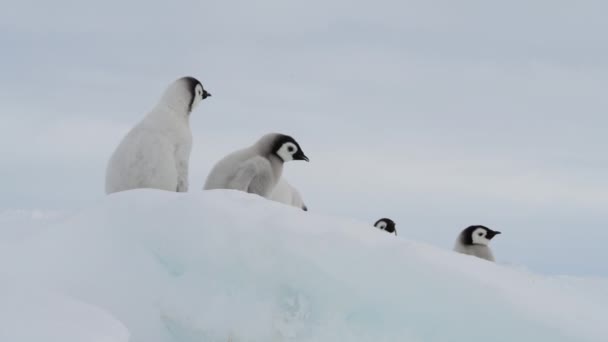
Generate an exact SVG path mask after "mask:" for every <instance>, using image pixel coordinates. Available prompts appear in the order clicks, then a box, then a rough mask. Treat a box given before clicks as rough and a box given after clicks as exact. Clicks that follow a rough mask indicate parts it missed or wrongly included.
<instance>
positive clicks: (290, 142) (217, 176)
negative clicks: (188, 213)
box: [204, 133, 308, 198]
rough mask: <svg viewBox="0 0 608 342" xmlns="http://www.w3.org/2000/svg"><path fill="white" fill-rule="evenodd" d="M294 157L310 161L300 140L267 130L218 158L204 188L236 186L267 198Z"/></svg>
mask: <svg viewBox="0 0 608 342" xmlns="http://www.w3.org/2000/svg"><path fill="white" fill-rule="evenodd" d="M292 160H305V161H308V157H306V155H305V154H304V152H303V151H302V148H301V147H300V145H299V144H298V142H296V140H295V139H294V138H292V137H290V136H288V135H285V134H279V133H270V134H266V135H265V136H263V137H262V138H260V140H258V141H257V142H256V143H255V144H253V145H252V146H249V147H247V148H244V149H242V150H238V151H235V152H233V153H231V154H229V155H227V156H226V157H224V158H223V159H221V160H220V161H219V162H217V164H215V166H214V167H213V168H212V169H211V172H210V173H209V176H207V180H206V182H205V186H204V189H205V190H211V189H234V190H240V191H244V192H249V193H253V194H258V195H260V196H262V197H266V198H268V197H269V196H270V194H271V192H272V190H273V189H274V187H275V186H276V184H277V183H278V181H279V179H280V178H281V174H282V173H283V163H285V162H288V161H292Z"/></svg>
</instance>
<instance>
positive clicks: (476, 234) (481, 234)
mask: <svg viewBox="0 0 608 342" xmlns="http://www.w3.org/2000/svg"><path fill="white" fill-rule="evenodd" d="M498 234H500V232H499V231H496V230H492V229H490V228H488V227H486V226H480V225H476V226H470V227H467V228H466V229H465V230H463V231H462V233H461V234H460V239H461V242H462V244H463V245H484V246H487V245H488V244H489V243H490V240H492V238H493V237H495V236H496V235H498Z"/></svg>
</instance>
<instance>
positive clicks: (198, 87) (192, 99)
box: [162, 76, 211, 114]
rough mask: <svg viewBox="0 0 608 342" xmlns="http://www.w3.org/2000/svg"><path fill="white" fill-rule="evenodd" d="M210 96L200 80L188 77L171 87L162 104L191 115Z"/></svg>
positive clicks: (166, 92) (177, 81)
mask: <svg viewBox="0 0 608 342" xmlns="http://www.w3.org/2000/svg"><path fill="white" fill-rule="evenodd" d="M209 96H211V94H210V93H209V92H208V91H207V90H205V88H203V85H202V83H201V82H199V80H197V79H196V78H194V77H190V76H186V77H182V78H180V79H178V80H176V81H175V82H173V83H172V84H171V85H170V86H169V88H168V89H167V90H166V91H165V94H164V95H163V98H162V102H164V103H165V104H167V105H168V106H170V107H172V108H174V109H179V110H185V111H186V113H187V114H190V113H191V112H192V111H193V110H194V108H196V107H197V106H198V104H199V103H200V102H201V101H202V100H204V99H206V98H208V97H209Z"/></svg>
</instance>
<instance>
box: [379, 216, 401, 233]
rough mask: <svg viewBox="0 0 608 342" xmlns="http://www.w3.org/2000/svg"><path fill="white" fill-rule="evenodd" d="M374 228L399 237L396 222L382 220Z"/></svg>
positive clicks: (387, 219) (386, 219)
mask: <svg viewBox="0 0 608 342" xmlns="http://www.w3.org/2000/svg"><path fill="white" fill-rule="evenodd" d="M374 227H376V228H378V229H380V230H384V231H385V232H388V233H391V234H395V235H397V228H396V227H395V221H393V220H391V219H389V218H381V219H379V220H378V221H376V223H374Z"/></svg>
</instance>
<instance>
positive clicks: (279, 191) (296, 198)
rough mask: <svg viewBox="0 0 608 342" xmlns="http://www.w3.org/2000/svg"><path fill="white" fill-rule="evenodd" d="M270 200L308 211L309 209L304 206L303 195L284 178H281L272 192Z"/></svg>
mask: <svg viewBox="0 0 608 342" xmlns="http://www.w3.org/2000/svg"><path fill="white" fill-rule="evenodd" d="M269 199H271V200H273V201H275V202H280V203H284V204H287V205H291V206H294V207H296V208H300V209H302V210H304V211H308V207H307V206H306V205H305V204H304V201H303V200H302V195H301V194H300V192H299V191H298V189H296V188H294V187H293V185H291V184H289V182H287V181H286V180H285V178H283V177H281V179H280V180H279V182H278V183H277V185H276V186H275V187H274V189H273V190H272V193H271V194H270V197H269Z"/></svg>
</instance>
